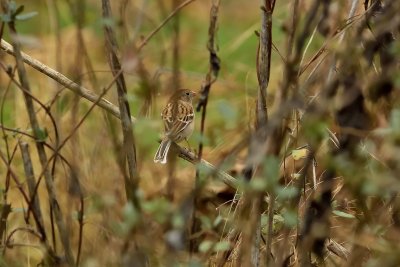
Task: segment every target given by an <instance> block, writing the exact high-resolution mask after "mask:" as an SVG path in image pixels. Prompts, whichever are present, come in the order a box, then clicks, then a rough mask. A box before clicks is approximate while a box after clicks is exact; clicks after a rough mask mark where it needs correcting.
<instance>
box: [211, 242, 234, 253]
mask: <svg viewBox="0 0 400 267" xmlns="http://www.w3.org/2000/svg"><path fill="white" fill-rule="evenodd" d="M230 247H231V244H230V243H229V242H228V241H225V240H224V241H221V242H218V243H217V244H215V246H214V248H213V250H214V251H215V252H218V251H227V250H228V249H229V248H230Z"/></svg>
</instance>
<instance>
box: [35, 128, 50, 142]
mask: <svg viewBox="0 0 400 267" xmlns="http://www.w3.org/2000/svg"><path fill="white" fill-rule="evenodd" d="M48 136H49V134H48V132H47V129H46V128H38V129H37V130H36V138H37V141H38V142H44V141H46V139H47V137H48Z"/></svg>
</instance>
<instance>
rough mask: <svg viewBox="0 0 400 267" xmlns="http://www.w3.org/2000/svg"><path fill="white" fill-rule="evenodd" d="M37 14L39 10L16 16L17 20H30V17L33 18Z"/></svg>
mask: <svg viewBox="0 0 400 267" xmlns="http://www.w3.org/2000/svg"><path fill="white" fill-rule="evenodd" d="M37 14H38V12H36V11H33V12H29V13H25V14H21V15H17V16H15V18H16V20H28V19H30V18H33V17H34V16H36V15H37Z"/></svg>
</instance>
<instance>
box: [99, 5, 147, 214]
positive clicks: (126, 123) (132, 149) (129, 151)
mask: <svg viewBox="0 0 400 267" xmlns="http://www.w3.org/2000/svg"><path fill="white" fill-rule="evenodd" d="M102 8H103V17H104V18H105V19H109V18H111V17H112V15H111V7H110V2H109V1H108V0H102ZM104 37H105V40H106V47H107V50H108V53H109V54H108V63H109V65H110V69H111V72H112V73H113V75H114V76H118V78H117V80H116V84H117V93H118V104H119V111H120V114H121V126H122V134H123V149H124V150H125V151H124V153H125V155H126V161H127V163H128V175H125V191H126V195H127V198H128V199H129V200H130V201H132V202H133V204H134V205H135V207H136V208H138V209H140V203H139V201H138V199H137V196H136V192H137V188H138V185H139V172H138V169H137V161H136V146H135V140H134V136H133V129H132V128H133V125H132V121H131V114H130V107H129V103H128V97H127V89H126V84H125V78H124V76H123V74H122V69H121V64H120V62H119V59H118V57H117V51H118V45H117V40H116V37H115V32H114V30H113V28H112V27H111V26H108V25H105V26H104Z"/></svg>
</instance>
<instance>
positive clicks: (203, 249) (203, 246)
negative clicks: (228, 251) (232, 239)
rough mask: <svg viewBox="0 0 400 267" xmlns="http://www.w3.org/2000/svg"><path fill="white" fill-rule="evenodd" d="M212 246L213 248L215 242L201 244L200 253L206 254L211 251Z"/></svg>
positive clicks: (208, 241) (207, 241)
mask: <svg viewBox="0 0 400 267" xmlns="http://www.w3.org/2000/svg"><path fill="white" fill-rule="evenodd" d="M212 246H213V242H211V241H210V240H205V241H203V242H201V243H200V246H199V250H200V252H203V253H204V252H207V251H209V250H210V249H211V247H212Z"/></svg>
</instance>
